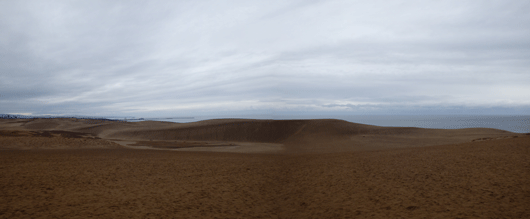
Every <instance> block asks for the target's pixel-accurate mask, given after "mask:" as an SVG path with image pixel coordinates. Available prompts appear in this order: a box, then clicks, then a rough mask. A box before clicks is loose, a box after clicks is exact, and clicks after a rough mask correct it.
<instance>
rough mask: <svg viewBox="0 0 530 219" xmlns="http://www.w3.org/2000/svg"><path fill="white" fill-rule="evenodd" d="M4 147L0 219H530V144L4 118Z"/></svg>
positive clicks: (358, 128) (453, 135)
mask: <svg viewBox="0 0 530 219" xmlns="http://www.w3.org/2000/svg"><path fill="white" fill-rule="evenodd" d="M514 136H517V137H514ZM116 139H119V140H121V141H116ZM151 140H152V141H151ZM114 142H121V143H123V142H130V145H128V147H132V148H140V147H142V145H143V144H146V145H148V146H150V147H149V148H150V150H129V149H126V148H124V147H123V146H121V145H118V144H116V143H114ZM126 145H127V144H126ZM234 145H235V146H234ZM264 145H268V146H269V147H270V148H273V147H274V146H275V145H282V146H281V148H282V150H258V149H259V148H260V147H265V146H264ZM430 145H437V146H430ZM425 146H430V147H425ZM174 147H181V148H182V147H183V148H182V149H178V150H188V149H193V150H203V151H204V150H206V151H208V150H210V149H211V148H214V150H216V149H215V148H225V149H224V150H225V151H233V152H246V153H245V154H242V153H213V152H208V153H203V152H186V151H168V150H165V149H167V148H174ZM230 147H232V148H233V147H239V149H233V150H232V149H230ZM241 148H246V149H245V150H243V151H241ZM0 149H2V150H1V151H0V218H89V217H95V218H530V183H529V182H530V159H529V158H530V135H524V134H515V133H510V132H505V131H501V130H495V129H461V130H436V129H418V128H387V127H377V126H368V125H362V124H354V123H348V122H344V121H340V120H297V121H272V120H209V121H202V122H197V123H189V124H176V123H165V122H138V123H120V122H109V121H92V120H75V119H54V120H47V119H40V120H0ZM20 149H25V150H20ZM44 149H46V150H44ZM50 149H62V150H50ZM154 149H164V150H154ZM251 149H252V150H251ZM217 150H221V149H217ZM234 150H235V151H234ZM237 150H239V151H237ZM263 152H266V153H263Z"/></svg>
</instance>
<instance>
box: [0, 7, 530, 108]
mask: <svg viewBox="0 0 530 219" xmlns="http://www.w3.org/2000/svg"><path fill="white" fill-rule="evenodd" d="M529 11H530V1H521V0H513V1H512V0H499V1H494V0H491V1H488V0H476V1H465V0H457V1H425V0H421V1H394V0H393V1H378V0H375V1H354V0H345V1H286V0H281V1H274V0H266V1H246V0H245V1H219V0H216V1H206V0H201V1H128V0H127V1H107V0H104V1H95V0H87V1H10V0H0V113H16V114H33V115H38V114H79V115H129V116H140V117H142V116H143V117H145V116H153V117H155V116H160V115H163V116H194V115H216V114H271V113H272V114H275V113H276V114H281V113H294V114H296V113H306V114H308V113H309V114H311V113H315V114H319V113H327V114H334V113H336V114H443V113H462V114H525V115H528V114H530V13H528V12H529Z"/></svg>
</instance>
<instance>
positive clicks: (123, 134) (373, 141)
mask: <svg viewBox="0 0 530 219" xmlns="http://www.w3.org/2000/svg"><path fill="white" fill-rule="evenodd" d="M2 127H4V129H12V130H17V129H20V130H43V131H52V130H56V131H57V130H63V131H70V132H79V133H85V134H90V135H92V136H97V137H99V138H101V139H103V140H107V141H112V142H114V143H118V144H120V143H121V142H125V141H126V142H135V143H133V144H131V146H133V145H136V146H147V147H157V145H162V144H164V145H166V148H173V149H177V148H179V147H180V146H179V145H183V144H190V143H193V145H195V148H197V150H199V151H207V150H212V151H219V148H216V147H211V146H212V145H213V144H218V145H219V142H225V143H227V145H230V144H235V145H236V146H239V147H237V149H236V150H233V151H232V152H249V153H254V152H256V151H260V152H277V153H333V152H347V151H364V150H381V149H390V148H403V147H422V146H434V145H444V144H456V143H464V142H470V141H473V140H476V139H481V138H499V137H508V136H517V134H514V133H510V132H507V131H502V130H495V129H486V128H474V129H458V130H443V129H421V128H404V127H378V126H371V125H364V124H356V123H350V122H346V121H342V120H332V119H323V120H250V119H216V120H206V121H200V122H194V123H170V122H156V121H144V122H117V121H106V120H88V119H35V120H20V121H17V120H11V121H3V122H2ZM139 142H141V144H139ZM186 142H187V143H186ZM170 144H173V147H171V145H170ZM271 144H279V145H282V147H280V146H277V147H270V145H271ZM122 145H123V144H122ZM205 146H209V147H207V148H206V147H205ZM232 146H234V145H232ZM219 147H221V146H219ZM259 147H262V149H259ZM159 148H160V147H159ZM186 150H193V147H187V149H186ZM229 151H230V150H229Z"/></svg>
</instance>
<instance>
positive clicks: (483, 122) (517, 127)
mask: <svg viewBox="0 0 530 219" xmlns="http://www.w3.org/2000/svg"><path fill="white" fill-rule="evenodd" d="M228 118H230V119H275V120H292V119H294V120H296V119H340V120H345V121H348V122H353V123H361V124H367V125H376V126H386V127H418V128H432V129H463V128H494V129H501V130H506V131H510V132H515V133H530V116H529V115H521V116H512V115H480V116H473V115H333V116H329V115H326V116H324V115H245V116H192V117H163V118H144V119H143V120H153V121H167V122H176V123H188V122H197V121H202V120H209V119H228ZM143 120H130V121H143Z"/></svg>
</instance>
